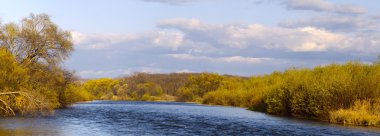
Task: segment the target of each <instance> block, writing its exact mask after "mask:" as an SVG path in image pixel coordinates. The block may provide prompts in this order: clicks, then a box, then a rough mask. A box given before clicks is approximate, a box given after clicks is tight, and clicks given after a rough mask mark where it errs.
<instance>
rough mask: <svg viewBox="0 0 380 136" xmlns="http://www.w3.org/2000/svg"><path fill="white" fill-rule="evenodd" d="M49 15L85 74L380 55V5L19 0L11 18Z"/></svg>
mask: <svg viewBox="0 0 380 136" xmlns="http://www.w3.org/2000/svg"><path fill="white" fill-rule="evenodd" d="M30 13H47V14H48V15H50V16H51V17H52V20H53V21H54V22H55V23H57V24H58V25H59V26H60V27H61V28H63V29H65V30H70V31H72V35H73V40H74V43H75V48H76V50H75V52H73V54H72V56H71V58H70V59H69V60H66V61H65V63H64V65H65V66H66V67H67V68H68V69H71V70H75V71H76V72H77V74H78V75H80V76H82V77H84V78H98V77H117V76H124V75H129V74H132V73H133V72H152V73H158V72H159V73H170V72H218V73H222V74H235V75H244V76H249V75H257V74H266V73H271V72H273V71H282V70H285V69H287V68H290V67H313V66H317V65H326V64H329V63H344V62H347V61H350V60H360V61H363V62H366V63H371V62H373V61H375V60H376V57H377V55H378V54H380V32H379V30H380V29H379V27H380V25H379V24H380V1H378V0H361V1H358V0H113V1H106V0H81V1H78V0H66V1H43V0H35V1H33V2H32V1H28V0H12V1H5V2H2V4H1V5H0V19H1V22H3V23H7V22H18V21H19V20H21V18H23V17H25V16H28V15H29V14H30Z"/></svg>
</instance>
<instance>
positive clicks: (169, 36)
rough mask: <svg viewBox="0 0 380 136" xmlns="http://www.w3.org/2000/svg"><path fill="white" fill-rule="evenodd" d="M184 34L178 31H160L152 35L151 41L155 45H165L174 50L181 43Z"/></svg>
mask: <svg viewBox="0 0 380 136" xmlns="http://www.w3.org/2000/svg"><path fill="white" fill-rule="evenodd" d="M183 37H184V35H183V34H182V33H180V32H168V31H160V32H158V33H157V35H156V36H155V37H153V43H154V44H155V45H156V46H160V47H167V48H170V49H173V50H176V49H177V48H178V47H179V46H181V45H182V44H183V40H184V39H183Z"/></svg>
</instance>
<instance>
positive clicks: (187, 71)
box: [175, 69, 194, 73]
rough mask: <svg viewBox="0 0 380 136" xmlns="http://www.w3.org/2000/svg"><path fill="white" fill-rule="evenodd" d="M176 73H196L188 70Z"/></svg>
mask: <svg viewBox="0 0 380 136" xmlns="http://www.w3.org/2000/svg"><path fill="white" fill-rule="evenodd" d="M175 73H194V71H191V70H188V69H182V70H178V71H176V72H175Z"/></svg>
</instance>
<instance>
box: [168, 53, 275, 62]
mask: <svg viewBox="0 0 380 136" xmlns="http://www.w3.org/2000/svg"><path fill="white" fill-rule="evenodd" d="M167 56H169V57H172V58H176V59H183V60H205V61H214V62H226V63H261V62H263V61H270V60H272V59H271V58H253V57H242V56H231V57H208V56H194V55H191V54H167Z"/></svg>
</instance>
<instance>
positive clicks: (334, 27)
mask: <svg viewBox="0 0 380 136" xmlns="http://www.w3.org/2000/svg"><path fill="white" fill-rule="evenodd" d="M280 26H282V27H287V28H299V27H308V26H313V27H317V28H322V29H326V30H331V31H338V32H350V33H352V32H356V31H368V30H376V29H378V28H379V22H376V21H373V20H371V19H368V18H364V17H359V16H337V15H323V16H314V17H310V18H306V19H298V20H287V21H284V22H281V23H280Z"/></svg>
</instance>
